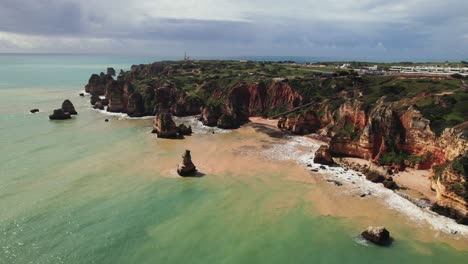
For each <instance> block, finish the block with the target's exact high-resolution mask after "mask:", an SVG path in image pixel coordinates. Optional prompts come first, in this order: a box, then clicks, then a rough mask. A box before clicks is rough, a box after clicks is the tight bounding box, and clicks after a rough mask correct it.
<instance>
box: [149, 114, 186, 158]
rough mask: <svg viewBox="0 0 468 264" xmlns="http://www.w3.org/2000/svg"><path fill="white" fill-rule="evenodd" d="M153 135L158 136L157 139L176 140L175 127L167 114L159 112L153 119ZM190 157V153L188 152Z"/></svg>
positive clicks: (170, 116)
mask: <svg viewBox="0 0 468 264" xmlns="http://www.w3.org/2000/svg"><path fill="white" fill-rule="evenodd" d="M153 133H157V134H158V138H177V137H178V136H177V126H176V124H175V123H174V120H172V115H171V114H170V113H169V112H161V113H159V114H157V115H156V116H155V117H154V119H153ZM189 156H190V151H189Z"/></svg>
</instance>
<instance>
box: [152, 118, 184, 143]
mask: <svg viewBox="0 0 468 264" xmlns="http://www.w3.org/2000/svg"><path fill="white" fill-rule="evenodd" d="M153 133H157V134H158V138H177V137H178V136H177V135H178V134H177V126H176V124H175V123H174V120H172V115H171V114H170V113H169V112H161V113H158V114H157V115H156V116H155V117H154V119H153Z"/></svg>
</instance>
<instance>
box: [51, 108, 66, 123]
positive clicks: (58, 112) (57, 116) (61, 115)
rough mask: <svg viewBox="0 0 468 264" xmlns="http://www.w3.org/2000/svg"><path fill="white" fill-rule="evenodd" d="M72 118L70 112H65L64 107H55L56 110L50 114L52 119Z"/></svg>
mask: <svg viewBox="0 0 468 264" xmlns="http://www.w3.org/2000/svg"><path fill="white" fill-rule="evenodd" d="M70 118H71V115H70V113H68V112H64V111H63V109H62V108H59V109H55V110H54V112H53V113H52V114H51V115H49V119H50V120H65V119H70Z"/></svg>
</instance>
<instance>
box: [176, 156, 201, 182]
mask: <svg viewBox="0 0 468 264" xmlns="http://www.w3.org/2000/svg"><path fill="white" fill-rule="evenodd" d="M177 173H178V174H179V175H180V176H183V177H187V176H195V175H196V173H197V168H196V167H195V165H194V164H193V162H192V156H191V155H190V150H185V153H184V155H183V156H182V161H181V162H180V163H179V165H178V166H177Z"/></svg>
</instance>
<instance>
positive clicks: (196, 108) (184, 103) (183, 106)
mask: <svg viewBox="0 0 468 264" xmlns="http://www.w3.org/2000/svg"><path fill="white" fill-rule="evenodd" d="M202 107H203V101H202V100H201V99H200V98H198V97H191V96H187V95H185V96H183V97H180V98H179V99H178V100H177V103H175V104H174V105H172V107H171V112H172V113H173V114H174V115H176V116H192V115H199V114H200V113H201V109H202Z"/></svg>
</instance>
